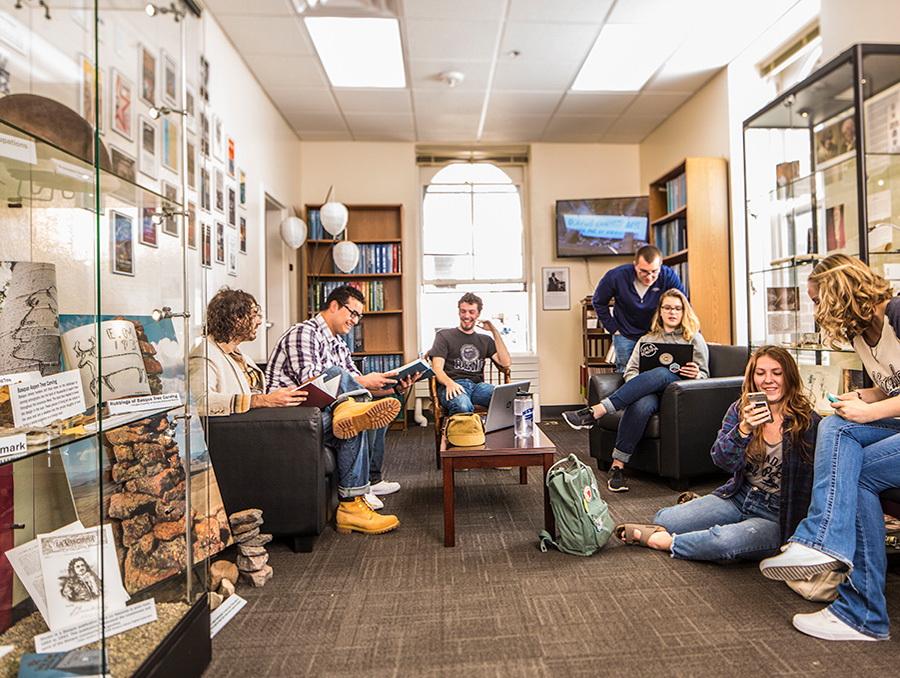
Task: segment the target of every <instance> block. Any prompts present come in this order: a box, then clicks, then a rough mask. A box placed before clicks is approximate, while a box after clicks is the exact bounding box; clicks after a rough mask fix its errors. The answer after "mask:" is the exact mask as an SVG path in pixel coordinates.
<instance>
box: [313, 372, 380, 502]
mask: <svg viewBox="0 0 900 678" xmlns="http://www.w3.org/2000/svg"><path fill="white" fill-rule="evenodd" d="M324 375H325V379H330V378H332V377H334V376H336V375H340V377H341V380H340V383H339V385H338V391H337V392H338V395H340V394H342V393H347V392H349V391H355V390H358V389H361V388H363V387H362V386H360V384H359V382H358V381H356V379H354V378H353V376H352V375H350V374H349V373H347V372H345V371H344V370H342V369H341V368H340V367H337V366H336V365H332V366H331V367H329V368H328V369H326V370H325V372H324ZM332 408H333V406H329V407H326V408H325V409H324V410H322V426H323V431H324V434H325V435H324V439H325V444H326V445H327V446H328V447H330V448H332V449H334V450H335V451H336V452H337V465H338V476H339V478H338V496H340V497H343V498H348V497H358V496H362V495H364V494H366V493H367V492H368V491H369V480H370V477H371V473H372V468H375V469H376V472H377V476H378V480H376V481H375V482H378V481H379V480H381V464H382V462H383V461H384V434H385V431H386V430H387V427H386V426H385V427H382V428H380V429H374V430H372V431H361V432H360V433H359V434H358V435H355V436H353V437H352V438H346V439H345V438H338V437H337V436H335V435H334V431H333V430H332V428H331V421H332Z"/></svg>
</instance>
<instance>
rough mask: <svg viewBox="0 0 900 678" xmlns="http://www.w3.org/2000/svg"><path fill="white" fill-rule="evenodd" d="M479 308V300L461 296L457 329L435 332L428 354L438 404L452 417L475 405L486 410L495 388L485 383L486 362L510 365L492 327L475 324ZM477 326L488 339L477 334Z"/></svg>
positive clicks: (485, 322) (492, 325) (509, 360)
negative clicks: (435, 385) (485, 332)
mask: <svg viewBox="0 0 900 678" xmlns="http://www.w3.org/2000/svg"><path fill="white" fill-rule="evenodd" d="M482 307H483V303H482V301H481V298H480V297H478V296H476V295H474V294H472V293H471V292H467V293H466V294H464V295H463V296H462V298H461V299H460V300H459V302H457V308H458V309H459V327H454V328H452V329H448V330H441V331H440V332H438V333H437V335H436V336H435V337H434V345H433V346H432V347H431V350H430V351H428V355H429V356H430V357H431V368H432V369H433V370H434V376H435V378H436V379H437V382H438V384H437V396H438V401H439V402H440V403H441V406H442V407H443V408H444V409H446V410H447V412H448V413H449V414H451V415H452V414H458V413H460V412H472V411H473V410H474V409H475V407H474V406H475V405H481V406H483V407H487V406H488V404H489V403H490V402H491V393H492V392H493V390H494V387H493V386H492V385H491V384H486V383H485V382H484V363H485V360H493V361H494V362H495V363H497V364H498V365H500V366H501V367H509V366H510V365H511V364H512V358H510V357H509V351H507V350H506V345H505V344H504V343H503V339H502V338H501V336H500V332H499V331H498V330H497V328H496V327H494V324H493V323H492V322H491V321H490V320H478V316H480V315H481V309H482ZM476 326H477V327H478V328H480V329H483V330H487V331H488V332H490V333H491V336H487V335H486V334H478V333H476V332H475V327H476Z"/></svg>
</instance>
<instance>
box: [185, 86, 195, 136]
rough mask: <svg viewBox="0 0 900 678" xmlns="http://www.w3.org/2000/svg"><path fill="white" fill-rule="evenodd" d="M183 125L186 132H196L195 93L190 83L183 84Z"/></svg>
mask: <svg viewBox="0 0 900 678" xmlns="http://www.w3.org/2000/svg"><path fill="white" fill-rule="evenodd" d="M184 127H185V129H186V130H187V131H188V132H191V133H196V132H197V93H196V91H195V90H194V86H193V85H192V84H191V83H187V84H185V86H184Z"/></svg>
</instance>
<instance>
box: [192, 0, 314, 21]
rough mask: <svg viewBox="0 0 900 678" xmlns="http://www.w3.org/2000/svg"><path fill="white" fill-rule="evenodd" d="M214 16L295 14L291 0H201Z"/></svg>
mask: <svg viewBox="0 0 900 678" xmlns="http://www.w3.org/2000/svg"><path fill="white" fill-rule="evenodd" d="M203 4H204V5H205V6H206V7H208V8H209V11H210V12H212V13H213V14H214V15H215V16H216V18H219V17H220V16H224V15H225V14H243V15H253V16H260V15H266V16H296V12H295V11H294V7H293V5H291V0H253V2H252V3H250V2H248V1H247V0H203Z"/></svg>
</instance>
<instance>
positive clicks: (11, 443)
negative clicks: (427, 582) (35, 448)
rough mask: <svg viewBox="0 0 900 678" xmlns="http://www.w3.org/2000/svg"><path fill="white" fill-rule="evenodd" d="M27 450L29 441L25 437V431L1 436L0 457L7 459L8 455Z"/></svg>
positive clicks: (23, 452)
mask: <svg viewBox="0 0 900 678" xmlns="http://www.w3.org/2000/svg"><path fill="white" fill-rule="evenodd" d="M27 451H28V441H27V440H26V439H25V434H24V433H18V434H16V435H14V436H2V437H0V459H3V460H5V459H6V458H7V457H14V456H16V455H17V454H25V453H26V452H27Z"/></svg>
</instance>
